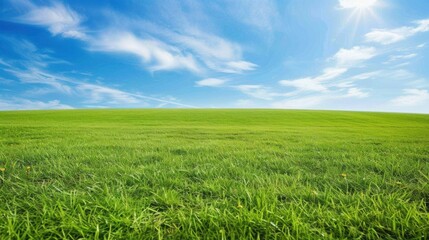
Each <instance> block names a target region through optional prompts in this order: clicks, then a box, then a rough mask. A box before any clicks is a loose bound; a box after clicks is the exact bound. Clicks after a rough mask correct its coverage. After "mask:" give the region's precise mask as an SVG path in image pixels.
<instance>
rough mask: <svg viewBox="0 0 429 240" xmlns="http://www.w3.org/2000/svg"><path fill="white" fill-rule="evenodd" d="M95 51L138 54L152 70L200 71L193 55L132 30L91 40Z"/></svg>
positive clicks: (114, 32)
mask: <svg viewBox="0 0 429 240" xmlns="http://www.w3.org/2000/svg"><path fill="white" fill-rule="evenodd" d="M89 44H90V49H91V50H93V51H103V52H115V53H128V54H134V55H136V56H138V57H139V58H140V59H141V60H142V62H143V63H144V64H146V65H148V68H149V69H150V70H151V71H159V70H173V69H186V70H190V71H193V72H199V71H200V68H199V67H198V66H197V63H196V61H195V59H194V58H193V56H192V55H189V54H188V55H185V54H184V53H183V52H182V51H181V50H180V49H178V48H176V47H173V46H171V45H168V44H166V43H163V42H161V41H159V40H156V39H142V38H139V37H137V36H135V35H134V34H132V33H130V32H122V31H109V32H105V33H103V34H102V35H101V36H100V37H97V38H94V39H91V40H89Z"/></svg>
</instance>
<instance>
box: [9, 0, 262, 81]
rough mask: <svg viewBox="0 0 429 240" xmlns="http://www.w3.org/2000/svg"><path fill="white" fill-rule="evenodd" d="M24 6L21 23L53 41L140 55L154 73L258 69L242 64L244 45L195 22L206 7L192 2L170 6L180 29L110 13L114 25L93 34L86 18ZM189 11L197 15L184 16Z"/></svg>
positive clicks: (66, 10)
mask: <svg viewBox="0 0 429 240" xmlns="http://www.w3.org/2000/svg"><path fill="white" fill-rule="evenodd" d="M23 1H24V3H25V4H22V3H21V5H24V6H25V9H27V12H26V13H25V14H24V15H22V16H19V17H17V21H19V22H21V23H25V24H30V25H37V26H42V27H45V28H47V29H48V30H49V31H50V32H51V33H52V34H53V35H61V36H63V37H69V38H76V39H80V40H83V41H84V42H86V43H87V44H88V46H89V47H88V49H89V50H93V51H103V52H110V53H127V54H132V55H135V56H137V57H138V58H139V59H140V60H141V61H142V62H143V64H144V66H145V67H146V68H147V69H148V70H149V71H171V70H178V69H185V70H189V71H191V72H193V73H198V74H201V73H202V72H203V71H204V70H205V69H206V68H208V69H209V70H212V71H216V72H223V73H235V74H239V73H243V72H245V71H251V70H254V69H256V68H257V65H256V64H255V63H252V62H249V61H246V60H243V59H242V48H241V46H240V45H239V44H237V43H233V42H231V41H229V40H227V39H225V38H222V37H221V36H219V35H216V34H214V33H211V31H210V30H211V29H208V27H207V26H199V24H197V23H196V22H195V21H192V19H189V16H194V15H196V16H200V17H199V19H204V18H207V16H205V15H204V12H203V11H202V10H203V9H202V7H198V6H199V4H196V3H195V2H192V1H191V2H192V3H189V2H186V3H185V2H184V3H182V2H177V3H174V2H170V3H171V4H169V5H170V6H171V7H172V8H174V11H173V10H171V9H170V10H169V11H171V13H170V15H168V16H169V17H170V18H171V17H172V16H174V17H173V19H175V20H177V21H176V22H170V24H172V25H173V26H174V28H171V25H169V27H163V26H162V25H159V24H153V23H149V22H146V21H144V20H140V19H133V18H130V17H126V16H123V15H119V14H116V13H115V12H114V11H110V12H109V18H108V20H109V21H110V23H107V24H106V27H103V28H99V29H91V31H84V27H83V26H82V19H83V17H82V16H80V15H79V14H77V13H76V11H74V10H73V9H71V8H70V7H68V6H65V5H64V4H62V3H60V2H55V3H52V4H51V5H48V6H36V5H35V4H33V3H32V2H31V1H28V0H23ZM182 5H183V6H182ZM185 5H186V6H185ZM188 5H189V6H191V8H190V9H191V11H193V13H194V12H195V14H189V13H188V12H187V11H186V10H184V8H185V7H189V6H188ZM164 10H165V9H164ZM164 14H165V13H164ZM171 14H173V15H171ZM117 19H120V22H121V24H120V25H117V24H116V23H115V20H117ZM206 22H207V21H206ZM172 29H174V30H172Z"/></svg>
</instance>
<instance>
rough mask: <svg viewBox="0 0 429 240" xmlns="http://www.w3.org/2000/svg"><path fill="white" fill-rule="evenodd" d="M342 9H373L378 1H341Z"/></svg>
mask: <svg viewBox="0 0 429 240" xmlns="http://www.w3.org/2000/svg"><path fill="white" fill-rule="evenodd" d="M339 3H340V7H341V8H362V7H371V6H373V5H374V4H376V3H377V0H339Z"/></svg>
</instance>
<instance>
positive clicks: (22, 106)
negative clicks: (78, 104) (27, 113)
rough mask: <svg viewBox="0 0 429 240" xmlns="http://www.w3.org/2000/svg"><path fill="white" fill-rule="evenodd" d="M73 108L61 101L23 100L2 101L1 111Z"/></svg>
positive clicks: (0, 104) (0, 102) (0, 103)
mask: <svg viewBox="0 0 429 240" xmlns="http://www.w3.org/2000/svg"><path fill="white" fill-rule="evenodd" d="M72 108H73V107H71V106H69V105H66V104H62V103H61V102H60V101H59V100H52V101H48V102H42V101H32V100H28V99H22V98H13V99H12V100H5V99H0V110H34V109H72Z"/></svg>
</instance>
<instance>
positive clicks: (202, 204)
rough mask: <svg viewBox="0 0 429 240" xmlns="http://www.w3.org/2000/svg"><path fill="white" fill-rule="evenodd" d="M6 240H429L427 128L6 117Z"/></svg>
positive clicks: (295, 119)
mask: <svg viewBox="0 0 429 240" xmlns="http://www.w3.org/2000/svg"><path fill="white" fill-rule="evenodd" d="M0 170H1V171H0V193H1V195H0V204H1V205H0V239H31V238H33V239H49V238H65V239H78V238H86V239H156V238H160V239H198V238H202V239H238V238H242V239H252V238H254V239H258V238H259V239H288V238H291V239H344V238H353V239H359V238H360V239H378V238H381V239H426V238H429V115H417V114H415V115H413V114H389V113H359V112H334V111H281V110H65V111H21V112H0Z"/></svg>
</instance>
